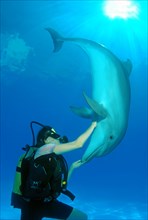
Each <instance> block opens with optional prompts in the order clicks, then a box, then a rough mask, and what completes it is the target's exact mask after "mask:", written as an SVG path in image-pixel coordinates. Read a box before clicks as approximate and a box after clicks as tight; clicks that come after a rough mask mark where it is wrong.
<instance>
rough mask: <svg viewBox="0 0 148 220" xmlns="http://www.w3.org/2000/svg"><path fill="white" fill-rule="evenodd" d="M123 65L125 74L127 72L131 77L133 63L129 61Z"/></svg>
mask: <svg viewBox="0 0 148 220" xmlns="http://www.w3.org/2000/svg"><path fill="white" fill-rule="evenodd" d="M122 65H123V67H124V69H125V72H126V74H127V76H128V77H129V76H130V73H131V71H132V67H133V66H132V62H131V61H130V60H129V59H127V61H124V62H122Z"/></svg>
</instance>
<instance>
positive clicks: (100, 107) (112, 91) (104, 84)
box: [46, 28, 132, 162]
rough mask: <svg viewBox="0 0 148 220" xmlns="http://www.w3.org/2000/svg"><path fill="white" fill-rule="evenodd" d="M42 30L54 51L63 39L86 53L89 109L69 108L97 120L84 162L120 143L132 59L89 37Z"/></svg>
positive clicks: (128, 103) (127, 112) (125, 119)
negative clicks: (87, 59)
mask: <svg viewBox="0 0 148 220" xmlns="http://www.w3.org/2000/svg"><path fill="white" fill-rule="evenodd" d="M46 30H47V31H48V32H49V33H50V35H51V37H52V39H53V43H54V52H57V51H59V50H60V49H61V47H62V45H63V43H64V41H71V42H73V43H75V44H77V45H78V46H80V47H81V48H82V49H83V50H84V51H85V52H86V54H87V55H88V57H89V60H90V63H91V75H92V99H91V98H89V97H88V96H87V95H86V94H84V97H85V99H86V101H87V103H88V105H89V107H90V109H86V108H76V107H72V110H73V111H74V112H75V113H76V114H78V115H80V116H82V117H86V118H92V119H96V118H98V121H99V123H98V124H97V127H96V128H95V130H94V132H93V134H92V136H91V140H90V143H89V145H88V147H87V149H86V151H85V153H84V155H83V157H82V161H83V162H88V161H89V160H91V159H92V158H94V157H101V156H104V155H106V154H108V153H110V152H111V151H112V150H113V149H114V148H115V147H116V146H117V145H118V144H119V143H120V141H121V140H122V139H123V137H124V135H125V132H126V129H127V125H128V115H129V107H130V84H129V78H128V77H129V74H130V72H131V70H132V63H131V61H130V60H127V61H126V62H124V63H123V62H121V61H120V60H119V59H118V58H117V57H116V56H115V55H114V54H113V53H112V52H111V51H109V50H108V49H107V48H105V47H104V46H102V45H101V44H98V43H96V42H93V41H91V40H86V39H81V38H63V37H61V36H60V35H59V34H58V33H57V32H56V31H55V30H53V29H51V28H46Z"/></svg>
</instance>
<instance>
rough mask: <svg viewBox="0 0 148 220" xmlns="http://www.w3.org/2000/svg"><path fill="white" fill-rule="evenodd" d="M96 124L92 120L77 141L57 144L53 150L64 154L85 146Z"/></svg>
mask: <svg viewBox="0 0 148 220" xmlns="http://www.w3.org/2000/svg"><path fill="white" fill-rule="evenodd" d="M96 125H97V122H92V123H91V125H90V127H89V128H88V129H87V130H86V131H85V132H84V133H83V134H81V135H80V136H79V137H78V138H77V139H76V140H75V141H72V142H69V143H66V144H60V145H56V146H55V148H54V150H53V152H54V153H56V154H63V153H66V152H69V151H72V150H76V149H79V148H81V147H83V145H84V143H85V142H86V141H87V139H88V138H89V137H90V135H91V134H92V132H93V130H94V128H95V127H96Z"/></svg>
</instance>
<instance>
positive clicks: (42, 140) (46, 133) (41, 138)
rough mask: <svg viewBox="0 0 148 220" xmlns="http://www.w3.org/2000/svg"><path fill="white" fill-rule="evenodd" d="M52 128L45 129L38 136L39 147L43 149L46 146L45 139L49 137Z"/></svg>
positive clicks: (46, 127)
mask: <svg viewBox="0 0 148 220" xmlns="http://www.w3.org/2000/svg"><path fill="white" fill-rule="evenodd" d="M51 129H52V128H51V127H49V126H45V127H43V128H42V129H41V130H40V131H39V132H38V134H37V144H36V146H37V147H41V146H42V145H44V144H45V139H46V138H47V137H48V136H49V130H51Z"/></svg>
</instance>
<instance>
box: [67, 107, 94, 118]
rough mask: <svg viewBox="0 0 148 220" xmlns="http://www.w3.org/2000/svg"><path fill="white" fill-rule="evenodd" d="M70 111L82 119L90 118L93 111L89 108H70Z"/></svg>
mask: <svg viewBox="0 0 148 220" xmlns="http://www.w3.org/2000/svg"><path fill="white" fill-rule="evenodd" d="M70 109H71V111H72V112H73V113H75V114H76V115H78V116H80V117H82V118H92V115H93V111H92V110H91V109H89V108H85V107H75V106H70Z"/></svg>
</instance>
